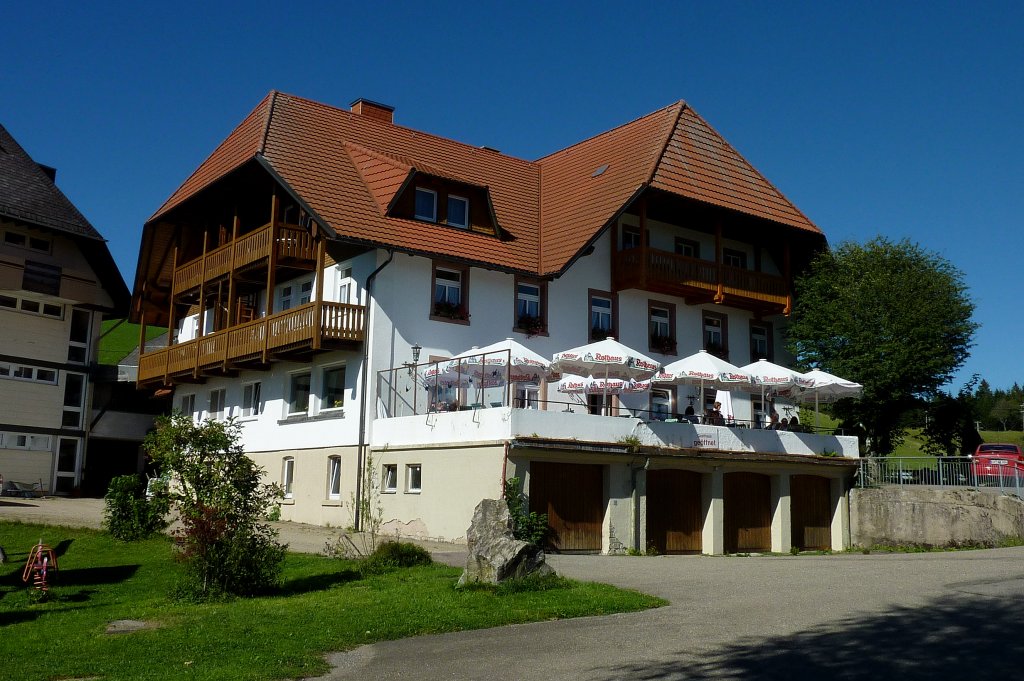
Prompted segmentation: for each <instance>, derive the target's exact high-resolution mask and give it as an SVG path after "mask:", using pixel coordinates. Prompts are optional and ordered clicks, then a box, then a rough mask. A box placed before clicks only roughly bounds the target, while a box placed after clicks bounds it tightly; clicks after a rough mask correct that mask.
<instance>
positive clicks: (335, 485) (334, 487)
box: [327, 456, 341, 499]
mask: <svg viewBox="0 0 1024 681" xmlns="http://www.w3.org/2000/svg"><path fill="white" fill-rule="evenodd" d="M327 498H328V499H340V498H341V457H340V456H329V457H327Z"/></svg>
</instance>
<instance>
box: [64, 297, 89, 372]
mask: <svg viewBox="0 0 1024 681" xmlns="http://www.w3.org/2000/svg"><path fill="white" fill-rule="evenodd" d="M91 330H92V313H91V312H89V311H88V310H79V309H78V308H74V309H72V310H71V333H70V334H69V336H68V361H69V362H80V363H85V362H86V361H88V359H89V336H90V331H91Z"/></svg>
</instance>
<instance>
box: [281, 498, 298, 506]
mask: <svg viewBox="0 0 1024 681" xmlns="http://www.w3.org/2000/svg"><path fill="white" fill-rule="evenodd" d="M280 504H281V505H282V506H294V505H295V497H287V498H285V499H281V501H280Z"/></svg>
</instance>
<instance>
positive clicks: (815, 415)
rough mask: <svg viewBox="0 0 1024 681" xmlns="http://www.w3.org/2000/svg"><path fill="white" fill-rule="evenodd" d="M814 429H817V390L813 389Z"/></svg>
mask: <svg viewBox="0 0 1024 681" xmlns="http://www.w3.org/2000/svg"><path fill="white" fill-rule="evenodd" d="M814 429H815V430H817V429H818V389H817V388H815V389H814Z"/></svg>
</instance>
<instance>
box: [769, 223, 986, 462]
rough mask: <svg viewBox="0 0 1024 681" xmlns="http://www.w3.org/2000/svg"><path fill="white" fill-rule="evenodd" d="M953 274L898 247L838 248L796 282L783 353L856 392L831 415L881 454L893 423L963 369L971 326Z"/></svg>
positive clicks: (966, 300)
mask: <svg viewBox="0 0 1024 681" xmlns="http://www.w3.org/2000/svg"><path fill="white" fill-rule="evenodd" d="M973 312H974V303H973V302H972V301H971V299H970V296H969V295H968V292H967V287H966V285H965V284H964V281H963V275H962V273H961V272H960V271H959V270H958V269H957V268H956V267H954V266H953V265H952V264H951V263H950V262H949V261H948V260H946V259H945V258H943V257H941V256H939V255H938V254H936V253H933V252H930V251H927V250H925V249H923V248H921V246H919V245H917V244H914V243H911V242H910V241H907V240H902V241H898V242H893V241H890V240H888V239H886V238H884V237H876V238H875V239H873V240H871V241H869V242H867V243H865V244H857V243H853V242H844V243H842V244H840V245H839V246H838V247H836V248H835V249H834V250H832V251H828V252H823V253H821V254H819V255H818V256H817V257H816V258H815V259H814V260H813V261H812V262H811V265H810V267H809V268H808V270H807V271H806V272H805V274H804V275H802V276H801V277H799V278H798V279H797V281H796V304H795V306H794V309H793V315H792V320H791V323H790V326H789V329H788V344H789V349H790V351H791V352H792V353H793V354H794V356H795V357H796V359H797V361H798V362H799V363H800V364H801V366H804V367H805V368H820V369H823V370H825V371H828V372H830V373H833V374H836V375H838V376H842V377H843V378H848V379H851V380H854V381H857V382H858V383H861V384H863V385H864V393H863V395H862V397H861V398H860V399H859V400H843V401H841V402H840V403H839V404H837V405H836V407H835V409H834V411H835V414H836V415H837V416H839V417H840V418H841V419H842V421H843V422H844V425H845V426H846V427H848V428H851V429H853V430H854V431H859V432H861V433H862V434H864V435H866V436H867V437H868V438H869V450H870V451H871V452H872V453H874V454H883V455H884V454H888V453H890V452H891V451H892V450H893V449H894V448H895V446H896V444H898V442H899V439H900V437H901V433H902V428H901V416H902V415H903V414H904V413H905V412H906V411H908V410H910V409H912V408H913V407H914V406H915V405H917V404H918V403H919V400H920V399H922V398H928V397H930V396H932V395H934V394H935V392H936V391H937V390H938V389H939V387H940V386H942V385H943V384H945V383H947V382H948V381H949V380H950V379H951V378H952V376H953V373H954V372H955V371H956V370H957V369H958V368H959V367H960V366H962V365H963V363H964V361H965V360H966V359H967V357H968V354H969V350H970V348H971V345H972V343H971V339H972V336H973V335H974V331H975V330H976V329H977V326H978V325H977V324H976V323H975V322H974V321H973V320H972V315H973Z"/></svg>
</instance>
